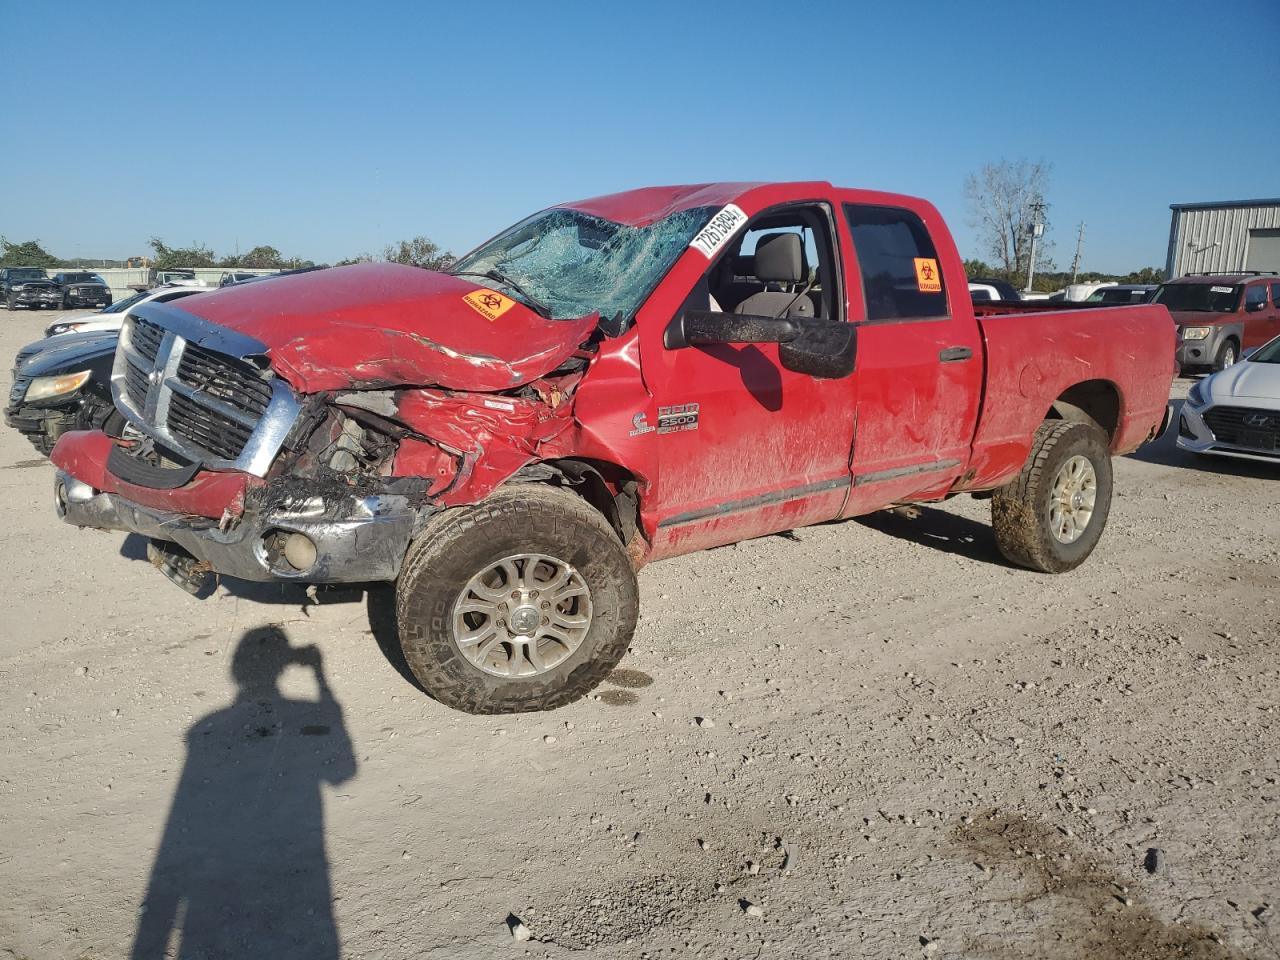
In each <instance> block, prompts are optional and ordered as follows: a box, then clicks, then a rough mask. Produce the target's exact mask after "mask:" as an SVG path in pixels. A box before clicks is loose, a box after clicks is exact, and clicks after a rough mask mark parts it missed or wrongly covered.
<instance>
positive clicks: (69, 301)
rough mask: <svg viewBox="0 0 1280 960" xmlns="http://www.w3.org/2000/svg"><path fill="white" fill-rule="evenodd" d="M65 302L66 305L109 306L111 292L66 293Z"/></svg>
mask: <svg viewBox="0 0 1280 960" xmlns="http://www.w3.org/2000/svg"><path fill="white" fill-rule="evenodd" d="M65 303H66V305H67V306H68V307H109V306H111V294H109V293H106V292H103V293H98V294H82V293H68V294H67V296H66V298H65Z"/></svg>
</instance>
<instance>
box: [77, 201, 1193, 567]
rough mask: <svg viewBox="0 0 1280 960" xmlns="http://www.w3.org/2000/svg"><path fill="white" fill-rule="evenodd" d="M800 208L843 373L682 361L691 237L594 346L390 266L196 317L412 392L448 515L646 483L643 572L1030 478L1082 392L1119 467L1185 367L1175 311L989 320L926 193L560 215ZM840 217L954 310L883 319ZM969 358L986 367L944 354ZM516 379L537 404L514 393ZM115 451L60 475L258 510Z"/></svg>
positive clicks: (406, 456) (243, 297) (707, 354)
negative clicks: (901, 215)
mask: <svg viewBox="0 0 1280 960" xmlns="http://www.w3.org/2000/svg"><path fill="white" fill-rule="evenodd" d="M802 202H803V203H806V204H816V205H819V206H820V207H825V208H826V209H827V210H829V211H830V213H831V221H832V223H833V224H834V233H833V236H832V238H831V240H832V244H833V247H834V249H833V251H832V253H833V256H834V257H835V259H836V263H835V264H833V265H832V266H833V267H834V268H835V269H836V270H837V271H838V273H839V279H840V280H842V289H843V303H841V304H839V308H840V310H841V312H842V313H843V315H844V318H845V319H846V320H847V321H848V322H850V323H852V324H855V325H856V327H857V335H858V357H857V365H856V369H855V372H854V373H853V374H852V376H849V377H845V378H840V379H817V378H814V377H810V376H806V375H801V374H797V373H794V372H792V371H790V370H787V369H786V368H785V367H783V366H782V364H781V362H780V359H779V352H778V346H777V345H776V344H765V343H761V344H750V345H747V344H740V345H722V346H715V347H708V346H701V347H686V348H682V349H668V348H667V347H666V346H665V344H664V332H665V331H666V330H667V328H668V326H669V325H670V324H671V322H672V320H673V318H675V317H676V316H677V315H678V313H679V312H680V311H681V309H682V308H683V305H684V304H685V303H686V302H687V301H689V298H690V296H691V293H692V292H693V291H695V290H697V289H705V287H700V286H699V284H700V283H701V281H702V278H703V276H704V274H705V273H707V271H708V270H709V269H710V268H711V266H712V263H713V261H712V260H709V259H708V257H707V256H706V255H704V254H703V253H702V252H701V251H700V250H698V249H696V248H695V247H693V246H690V247H689V248H687V249H686V250H685V251H684V252H683V253H682V254H681V255H680V256H679V257H678V258H677V259H676V261H675V263H674V264H673V265H672V267H671V269H670V270H669V271H668V273H667V274H666V276H665V277H663V278H662V279H661V281H660V282H659V283H658V284H657V286H656V288H655V289H654V290H653V291H652V293H651V294H650V295H649V297H648V298H647V299H646V300H645V302H644V303H643V304H642V306H641V307H640V309H639V311H638V313H637V315H636V317H635V324H634V325H633V326H632V327H631V328H630V329H629V330H627V331H626V332H625V333H624V334H623V335H621V336H619V337H616V338H604V339H599V340H598V342H593V345H592V346H591V347H590V348H589V349H587V348H584V347H583V344H584V342H585V341H586V340H587V338H588V336H589V335H590V334H591V333H592V331H593V330H594V327H595V324H596V323H597V319H596V318H595V317H594V316H592V317H586V318H582V319H580V320H571V321H544V320H542V319H541V318H539V317H538V316H536V315H535V314H534V313H533V312H532V311H530V310H527V309H526V308H524V307H523V306H521V305H519V304H516V305H515V306H513V307H511V308H510V309H509V310H508V311H507V312H506V313H504V314H503V315H502V316H500V317H499V318H498V319H497V320H494V321H489V320H487V319H485V318H484V317H482V316H480V315H479V314H478V313H476V312H475V311H474V310H473V309H472V308H470V307H469V306H468V305H467V304H466V303H464V302H463V300H462V298H463V296H464V295H466V294H467V293H470V292H472V291H474V290H476V289H477V288H476V287H475V286H474V285H473V284H471V283H469V282H467V281H465V280H462V279H458V278H453V277H448V276H444V275H441V274H435V273H430V272H427V271H422V270H417V269H415V268H409V267H399V266H394V265H362V266H356V267H346V268H337V269H332V270H326V271H320V272H317V273H314V274H304V275H299V276H297V277H284V278H280V279H276V280H272V281H269V282H264V283H261V284H247V285H245V286H243V287H239V288H230V289H228V290H224V291H220V292H217V293H211V294H208V295H203V296H199V297H196V298H192V299H190V300H187V301H183V304H182V309H185V310H188V311H189V312H191V313H196V314H198V315H200V316H202V317H204V318H205V319H208V320H211V321H213V322H215V323H219V324H223V325H225V326H227V327H230V328H232V329H234V330H237V331H239V332H241V333H244V334H247V335H249V336H252V337H255V338H256V339H258V340H260V341H261V342H263V343H264V344H265V345H266V347H267V350H268V356H269V359H270V362H271V364H272V366H273V367H274V368H275V370H276V371H277V372H278V373H279V374H280V375H281V376H282V377H284V378H285V379H286V380H287V381H288V382H289V383H291V384H292V385H293V386H294V388H295V389H297V390H298V391H299V392H302V393H311V392H317V391H329V390H339V391H349V390H352V389H363V388H372V387H379V388H380V387H387V386H392V387H397V388H401V389H398V390H396V391H395V404H396V406H395V419H397V420H399V421H401V422H402V423H404V424H405V425H407V426H408V427H410V428H412V430H413V431H415V432H416V433H418V434H420V435H421V436H422V437H425V438H429V440H423V439H416V438H410V439H406V440H404V441H402V442H401V444H400V447H399V450H398V453H397V455H396V458H395V460H394V462H393V464H392V471H391V472H392V473H393V474H395V475H397V476H422V477H428V478H430V479H431V480H432V487H431V489H432V490H433V491H439V493H438V494H437V495H436V501H437V503H438V504H440V505H443V506H458V505H463V504H467V503H474V502H478V501H480V500H482V499H484V497H486V496H488V495H489V494H490V493H491V492H492V491H493V490H494V489H495V488H496V487H498V486H499V485H501V484H502V483H504V482H506V481H508V480H509V479H510V478H511V477H512V475H513V474H515V473H516V472H517V471H519V470H520V469H521V468H522V467H524V466H526V465H528V464H531V463H535V462H539V461H548V460H556V459H564V458H574V459H578V460H584V461H589V462H591V463H593V464H595V465H596V466H597V467H598V468H599V469H600V470H601V472H602V473H604V474H605V475H606V477H607V480H606V482H607V483H608V484H609V485H611V486H612V487H613V488H614V489H617V487H618V484H619V482H620V480H624V479H625V478H627V477H632V478H634V479H635V480H636V481H637V486H638V490H639V494H640V518H639V520H640V524H639V526H640V530H641V532H642V533H643V535H644V537H645V538H646V540H647V541H648V544H649V546H648V555H647V558H648V559H657V558H660V557H664V556H674V555H676V554H680V553H687V552H690V551H693V550H698V549H702V548H705V547H709V546H714V545H718V544H724V543H730V542H733V541H737V540H741V539H744V538H747V537H753V536H760V535H763V534H768V533H773V532H776V531H779V530H785V529H790V528H793V527H798V526H803V525H805V524H810V523H815V522H821V521H824V520H828V519H833V518H836V517H840V516H849V515H854V514H859V513H866V512H870V511H872V510H876V509H880V508H882V507H885V506H888V505H890V504H893V503H899V502H907V501H912V500H937V499H941V498H943V497H945V496H947V495H949V494H951V493H953V492H956V491H958V490H961V489H966V490H978V489H987V488H991V487H994V486H997V485H999V484H1001V483H1003V482H1006V481H1007V480H1008V479H1009V478H1010V477H1012V476H1013V475H1014V474H1016V472H1017V471H1018V470H1019V469H1020V468H1021V466H1022V464H1023V462H1024V461H1025V459H1026V455H1027V451H1028V449H1029V446H1030V443H1031V438H1032V436H1033V434H1034V432H1035V430H1036V427H1037V426H1038V425H1039V424H1040V423H1041V422H1042V420H1043V419H1044V418H1045V416H1046V415H1047V414H1048V413H1049V411H1050V408H1051V405H1052V404H1053V403H1054V402H1055V400H1057V399H1058V398H1060V397H1061V396H1062V394H1063V393H1064V391H1066V390H1068V389H1069V388H1071V387H1074V386H1076V385H1079V384H1090V383H1095V382H1100V383H1102V384H1106V385H1109V387H1108V388H1114V390H1115V392H1116V393H1117V394H1118V396H1119V416H1118V423H1117V427H1116V431H1115V435H1114V437H1113V441H1112V449H1113V451H1115V452H1116V453H1123V452H1126V451H1128V450H1132V449H1133V448H1134V447H1136V446H1137V445H1138V444H1139V443H1141V442H1142V441H1143V440H1144V439H1146V438H1147V437H1149V436H1150V435H1151V434H1152V432H1153V431H1154V430H1155V428H1156V427H1157V426H1158V425H1159V423H1160V422H1161V419H1162V417H1163V414H1164V410H1165V405H1166V403H1167V398H1168V390H1169V385H1170V382H1171V380H1172V376H1173V369H1172V367H1173V362H1172V358H1173V336H1174V327H1173V324H1172V323H1171V322H1170V318H1169V314H1168V312H1167V311H1166V310H1165V308H1164V307H1162V306H1158V305H1139V306H1128V307H1115V308H1101V309H1084V310H1080V309H1074V310H1065V311H1064V310H1053V311H1043V310H1029V311H1026V312H1019V313H1011V312H1008V311H1007V310H1006V309H1005V308H1000V309H987V310H982V311H980V312H981V314H982V315H981V316H977V315H975V311H974V306H973V304H972V302H971V301H970V299H969V294H968V287H967V282H966V278H965V275H964V270H963V265H962V263H961V260H960V255H959V252H958V251H957V250H956V247H955V244H954V242H953V241H952V239H951V236H950V233H949V232H948V230H947V228H946V225H945V224H944V223H943V222H942V218H941V216H940V215H939V214H938V211H937V210H936V209H935V208H934V207H933V206H932V205H931V204H929V203H927V202H925V201H923V200H919V199H915V198H911V197H904V196H899V195H896V194H886V193H880V192H875V191H860V190H845V189H839V188H836V187H833V186H832V185H831V184H829V183H824V182H812V183H789V184H700V185H692V186H678V187H655V188H647V189H644V190H636V191H631V192H628V193H622V194H615V195H612V196H607V197H598V198H595V199H592V200H586V201H581V202H579V203H574V204H566V205H565V206H571V207H573V208H575V209H579V210H584V211H586V212H589V213H592V214H595V215H598V216H601V217H606V218H609V219H612V220H616V221H621V222H625V223H628V224H633V225H645V224H650V223H653V222H655V221H656V220H659V219H661V218H662V217H665V216H667V215H669V214H671V213H674V212H677V211H679V210H685V209H690V208H693V207H703V206H708V207H720V206H723V205H724V204H727V203H733V204H736V205H737V206H738V207H740V208H741V209H742V211H744V212H745V214H746V215H747V217H748V218H749V221H748V223H747V225H746V227H745V228H740V229H751V218H755V217H757V216H758V215H760V214H762V213H765V212H767V211H770V210H771V209H772V208H775V207H777V206H779V205H784V204H793V203H802ZM845 203H857V204H869V205H876V206H890V207H900V208H905V209H907V210H910V211H913V212H914V213H915V214H916V215H917V216H919V217H920V219H921V220H922V221H923V222H924V224H925V226H926V228H927V229H928V231H929V232H930V234H931V235H932V238H933V241H934V245H935V247H936V252H937V259H938V267H939V269H940V271H941V274H942V278H943V283H944V290H945V291H946V292H947V296H948V307H949V315H948V316H946V317H931V318H925V319H919V318H906V319H901V320H899V319H894V320H890V321H877V322H867V320H866V317H867V311H866V307H865V304H864V298H863V292H862V278H861V272H860V267H859V263H858V257H857V254H856V251H855V250H854V247H853V243H852V237H851V234H850V231H849V229H848V227H847V225H846V221H845V217H844V216H843V213H842V211H841V205H842V204H845ZM726 249H727V248H726ZM584 350H585V351H586V352H584ZM956 350H960V351H962V352H963V351H964V350H968V351H970V354H971V355H970V356H969V357H968V358H967V359H965V358H963V357H962V358H961V359H962V361H963V362H954V363H942V362H941V357H940V354H942V353H943V351H952V353H954V352H955V351H956ZM575 355H577V356H581V357H585V358H587V359H589V364H588V366H587V368H586V370H585V372H573V373H568V374H566V373H564V372H563V371H561V372H559V373H557V374H555V375H554V376H553V375H552V374H553V371H556V370H557V369H558V368H560V366H561V364H563V363H564V362H565V361H566V360H568V359H569V358H571V357H573V356H575ZM517 385H524V389H523V390H521V391H518V393H517V392H514V391H510V388H512V387H514V386H517ZM404 388H408V389H404ZM503 391H508V392H503ZM689 404H697V406H698V416H697V418H696V420H695V421H694V423H695V426H696V429H674V428H671V429H664V430H663V431H661V432H660V431H659V430H658V426H659V423H660V421H661V418H662V416H663V414H664V411H666V412H667V415H668V417H670V416H672V414H671V410H672V409H673V408H674V409H675V410H676V411H677V414H676V416H677V418H678V415H679V412H680V410H681V409H682V408H685V407H686V405H689ZM674 422H675V423H677V424H678V423H679V420H678V419H677V420H676V421H674ZM672 423H673V421H671V420H670V419H668V421H666V423H665V424H664V426H665V427H668V428H670V427H671V425H672ZM109 449H110V441H107V440H106V438H105V437H103V436H102V435H101V434H68V435H67V437H66V438H64V440H63V441H62V442H61V443H59V445H58V447H57V448H56V449H55V451H54V461H55V463H57V464H58V465H59V466H60V467H61V468H62V469H65V470H67V471H68V472H70V473H72V474H73V475H75V476H77V477H79V478H80V479H83V480H84V481H85V482H87V483H90V484H92V485H93V486H94V487H96V488H98V489H106V490H110V491H113V492H120V493H122V494H123V495H125V496H126V497H128V498H130V499H136V500H137V501H138V502H140V503H146V504H148V505H153V506H162V507H164V508H165V509H175V510H177V511H178V512H189V513H196V514H198V515H201V516H208V517H216V516H221V513H222V510H223V509H225V508H226V507H227V505H228V504H232V505H234V503H235V501H236V497H237V490H238V491H239V493H238V496H239V498H240V501H241V502H242V501H243V492H244V490H245V488H246V478H243V477H239V476H238V475H234V474H210V473H201V474H198V475H197V477H196V478H195V479H194V480H193V481H192V482H191V483H190V484H188V485H187V487H184V488H182V489H181V490H166V491H139V490H138V489H137V488H128V489H126V488H125V485H122V484H121V483H120V481H119V480H118V479H117V478H114V477H112V476H111V475H110V474H109V473H108V472H107V471H106V469H105V462H106V454H107V453H108V452H109ZM237 483H238V484H239V487H238V488H237V486H236V484H237Z"/></svg>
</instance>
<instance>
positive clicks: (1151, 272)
mask: <svg viewBox="0 0 1280 960" xmlns="http://www.w3.org/2000/svg"><path fill="white" fill-rule="evenodd" d="M1120 282H1121V283H1164V270H1162V269H1161V268H1160V267H1143V268H1142V269H1141V270H1135V271H1134V272H1133V273H1126V274H1125V275H1124V276H1123V277H1121V278H1120Z"/></svg>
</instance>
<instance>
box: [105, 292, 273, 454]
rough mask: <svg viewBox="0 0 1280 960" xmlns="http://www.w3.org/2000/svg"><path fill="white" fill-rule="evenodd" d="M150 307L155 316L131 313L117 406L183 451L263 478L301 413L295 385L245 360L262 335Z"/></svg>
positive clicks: (118, 364)
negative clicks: (252, 336) (255, 336)
mask: <svg viewBox="0 0 1280 960" xmlns="http://www.w3.org/2000/svg"><path fill="white" fill-rule="evenodd" d="M140 309H141V308H140ZM147 309H149V310H150V311H151V312H152V314H153V319H146V318H144V317H139V316H136V315H131V316H129V317H128V318H127V319H126V320H125V325H124V329H123V331H122V332H121V338H120V346H119V348H118V350H117V351H116V361H115V369H114V371H113V372H112V375H111V376H112V390H113V394H114V396H115V400H116V404H117V405H118V406H119V407H120V409H121V411H122V412H123V413H124V414H125V416H126V417H127V418H128V419H129V420H130V421H132V422H133V423H134V424H135V425H136V426H138V427H139V428H141V429H142V430H143V431H144V432H145V433H148V434H150V435H151V436H152V437H154V438H155V439H156V440H158V441H159V442H160V443H161V444H163V445H164V446H165V447H166V448H168V449H169V450H171V451H173V452H174V453H175V454H177V455H179V456H181V457H185V458H187V459H188V460H190V461H193V462H200V463H203V464H206V465H208V466H214V467H231V468H234V469H242V470H246V471H248V472H250V473H254V474H256V475H257V476H263V475H264V474H265V473H266V469H267V468H268V467H269V466H270V462H271V459H272V458H273V457H274V455H275V452H276V451H277V450H278V449H279V445H280V443H282V442H283V441H284V437H285V435H286V434H287V433H288V430H289V427H290V426H291V425H292V423H293V420H294V418H295V417H296V415H297V410H298V406H297V401H296V398H295V397H294V395H293V391H291V390H289V389H288V387H286V386H285V385H284V384H283V383H281V382H280V381H278V380H274V379H272V378H271V374H270V372H269V371H263V370H260V369H259V368H258V367H256V366H254V365H253V364H251V363H249V362H248V361H246V360H244V359H242V358H243V357H244V356H246V355H248V354H250V353H253V354H256V353H257V352H258V351H259V350H260V349H261V345H260V344H258V343H257V341H249V340H247V338H243V337H238V335H237V334H234V333H230V332H227V331H225V330H222V329H221V328H218V327H216V326H214V325H213V324H208V323H207V322H205V321H202V320H200V319H199V318H196V317H192V316H190V315H186V314H182V313H181V312H179V311H173V313H174V314H175V316H174V318H173V319H172V320H170V318H169V311H170V310H171V309H172V308H167V307H160V306H156V307H148V308H147ZM157 321H159V322H157ZM170 323H172V324H173V325H172V326H170ZM197 337H198V338H199V342H198V343H197V342H196V338H197ZM188 338H190V339H188ZM223 345H226V346H228V347H229V348H230V349H231V350H235V351H236V352H235V353H231V352H226V353H224V352H222V351H221V350H219V349H217V348H218V347H220V346H223Z"/></svg>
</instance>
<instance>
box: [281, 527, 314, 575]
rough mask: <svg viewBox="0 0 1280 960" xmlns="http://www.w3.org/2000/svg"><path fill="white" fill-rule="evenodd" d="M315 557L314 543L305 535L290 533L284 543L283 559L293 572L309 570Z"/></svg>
mask: <svg viewBox="0 0 1280 960" xmlns="http://www.w3.org/2000/svg"><path fill="white" fill-rule="evenodd" d="M317 555H318V554H317V551H316V545H315V543H314V542H313V541H312V540H311V538H310V537H308V536H306V535H305V534H301V533H291V534H289V536H288V537H287V538H286V539H285V541H284V558H285V560H287V561H288V563H289V566H291V567H293V568H294V569H295V570H310V569H311V568H312V567H313V566H315V562H316V557H317Z"/></svg>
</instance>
